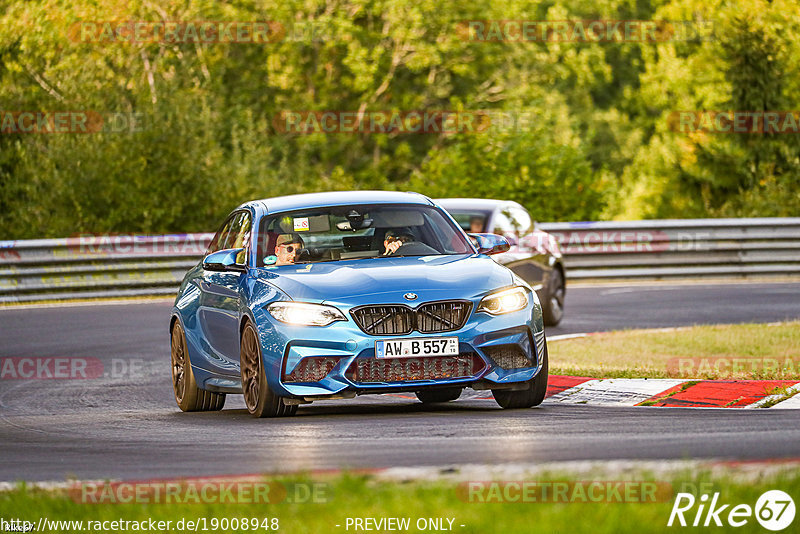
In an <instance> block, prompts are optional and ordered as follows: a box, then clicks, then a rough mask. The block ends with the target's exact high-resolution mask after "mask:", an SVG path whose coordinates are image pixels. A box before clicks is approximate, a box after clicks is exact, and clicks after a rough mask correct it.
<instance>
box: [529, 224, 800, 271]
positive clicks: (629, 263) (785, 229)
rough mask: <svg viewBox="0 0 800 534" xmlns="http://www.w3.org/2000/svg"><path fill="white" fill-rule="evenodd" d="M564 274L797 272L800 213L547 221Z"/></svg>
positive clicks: (799, 251)
mask: <svg viewBox="0 0 800 534" xmlns="http://www.w3.org/2000/svg"><path fill="white" fill-rule="evenodd" d="M540 228H541V229H542V230H546V231H547V232H550V233H552V234H553V235H555V236H556V238H557V239H558V240H559V243H560V244H561V249H562V251H563V253H564V257H565V259H564V263H565V266H566V268H567V278H568V279H571V280H581V279H620V278H635V279H643V280H644V279H647V280H661V279H678V278H710V277H739V278H747V277H766V276H787V275H800V218H798V217H793V218H762V219H675V220H652V221H620V222H614V221H608V222H588V223H548V224H541V225H540Z"/></svg>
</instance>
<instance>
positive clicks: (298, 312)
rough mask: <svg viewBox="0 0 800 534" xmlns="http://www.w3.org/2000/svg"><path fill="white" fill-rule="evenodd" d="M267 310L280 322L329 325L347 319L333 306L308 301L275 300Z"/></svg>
mask: <svg viewBox="0 0 800 534" xmlns="http://www.w3.org/2000/svg"><path fill="white" fill-rule="evenodd" d="M267 311H268V312H269V313H270V315H272V316H273V317H274V318H276V319H277V320H279V321H280V322H282V323H288V324H297V325H306V326H328V325H329V324H331V323H334V322H336V321H346V320H347V318H346V317H345V316H344V314H343V313H342V312H340V311H339V310H338V309H336V308H334V307H333V306H325V305H324V304H309V303H307V302H288V301H280V302H273V303H272V304H270V305H269V306H267Z"/></svg>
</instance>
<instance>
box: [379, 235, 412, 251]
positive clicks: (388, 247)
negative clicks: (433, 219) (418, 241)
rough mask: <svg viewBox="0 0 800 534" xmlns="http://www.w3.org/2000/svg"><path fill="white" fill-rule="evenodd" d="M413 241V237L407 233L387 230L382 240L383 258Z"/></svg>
mask: <svg viewBox="0 0 800 534" xmlns="http://www.w3.org/2000/svg"><path fill="white" fill-rule="evenodd" d="M411 241H414V236H413V235H411V234H410V233H408V232H398V231H395V230H389V231H388V232H386V236H385V237H384V238H383V249H384V253H383V255H384V256H390V255H392V254H394V253H395V252H397V249H399V248H400V247H402V246H403V245H404V244H406V243H410V242H411Z"/></svg>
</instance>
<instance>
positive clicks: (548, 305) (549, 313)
mask: <svg viewBox="0 0 800 534" xmlns="http://www.w3.org/2000/svg"><path fill="white" fill-rule="evenodd" d="M566 293H567V288H566V284H565V283H564V275H563V274H561V269H559V268H557V267H556V268H555V269H553V271H552V272H551V273H550V280H549V281H548V284H547V294H546V296H545V298H543V299H542V315H543V317H544V324H545V326H556V325H557V324H558V323H560V322H561V319H562V318H563V317H564V297H565V296H566Z"/></svg>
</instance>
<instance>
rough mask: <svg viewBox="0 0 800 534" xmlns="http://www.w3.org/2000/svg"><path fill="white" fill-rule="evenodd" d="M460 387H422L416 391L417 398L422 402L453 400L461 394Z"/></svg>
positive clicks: (431, 402)
mask: <svg viewBox="0 0 800 534" xmlns="http://www.w3.org/2000/svg"><path fill="white" fill-rule="evenodd" d="M462 391H463V390H462V389H461V388H443V389H423V390H421V391H417V392H416V395H417V398H418V399H419V400H420V402H422V403H423V404H434V403H437V402H450V401H454V400H456V399H457V398H459V397H460V396H461V392H462Z"/></svg>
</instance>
